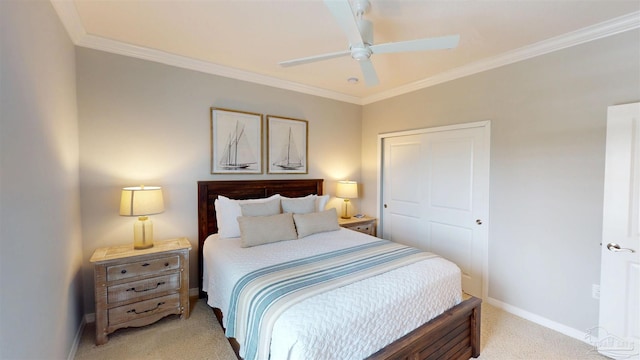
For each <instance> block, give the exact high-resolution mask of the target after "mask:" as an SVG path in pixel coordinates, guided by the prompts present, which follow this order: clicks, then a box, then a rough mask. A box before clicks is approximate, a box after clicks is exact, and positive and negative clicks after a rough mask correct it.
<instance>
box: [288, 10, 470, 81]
mask: <svg viewBox="0 0 640 360" xmlns="http://www.w3.org/2000/svg"><path fill="white" fill-rule="evenodd" d="M324 4H325V5H326V6H327V7H328V8H329V10H330V11H331V13H332V14H333V17H334V18H335V19H336V20H337V21H338V23H339V24H340V26H341V27H342V30H343V31H344V32H345V34H346V35H347V39H348V40H349V49H348V50H344V51H338V52H333V53H328V54H322V55H316V56H309V57H304V58H300V59H294V60H288V61H283V62H280V63H279V64H280V66H283V67H288V66H295V65H302V64H307V63H311V62H315V61H322V60H328V59H333V58H337V57H341V56H346V55H351V57H352V58H353V59H354V60H356V61H358V63H360V69H361V70H362V74H363V75H364V80H365V83H366V84H367V86H375V85H378V83H379V80H378V75H377V74H376V70H375V69H374V67H373V63H372V62H371V55H372V54H385V53H396V52H406V51H424V50H440V49H451V48H455V47H456V46H458V42H459V40H460V36H459V35H449V36H442V37H435V38H426V39H417V40H409V41H400V42H391V43H385V44H376V45H374V44H373V24H372V23H371V21H368V20H365V19H364V18H363V16H364V14H366V13H367V11H369V8H370V6H371V4H370V3H369V1H368V0H355V1H354V9H352V8H351V5H350V4H349V0H324ZM354 13H355V16H354Z"/></svg>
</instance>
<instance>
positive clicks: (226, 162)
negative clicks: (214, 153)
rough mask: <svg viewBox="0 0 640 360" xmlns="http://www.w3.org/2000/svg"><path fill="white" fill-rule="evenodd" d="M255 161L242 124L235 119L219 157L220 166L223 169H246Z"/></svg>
mask: <svg viewBox="0 0 640 360" xmlns="http://www.w3.org/2000/svg"><path fill="white" fill-rule="evenodd" d="M255 163H256V157H255V155H254V154H253V152H252V151H251V147H250V146H249V141H248V140H247V136H246V134H245V131H244V124H241V123H240V122H239V121H236V125H235V128H234V130H233V132H231V133H229V138H228V139H227V143H226V145H225V147H224V151H223V153H222V156H221V157H220V161H219V164H220V167H221V168H222V169H225V170H236V169H246V168H248V167H249V166H251V165H253V164H255Z"/></svg>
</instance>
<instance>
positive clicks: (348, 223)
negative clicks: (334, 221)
mask: <svg viewBox="0 0 640 360" xmlns="http://www.w3.org/2000/svg"><path fill="white" fill-rule="evenodd" d="M338 224H340V226H342V227H343V228H347V229H351V230H355V231H359V232H361V233H365V234H369V235H371V236H376V218H372V217H368V216H365V217H362V218H359V219H358V218H355V217H352V218H350V219H343V218H338Z"/></svg>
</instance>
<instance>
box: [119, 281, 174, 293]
mask: <svg viewBox="0 0 640 360" xmlns="http://www.w3.org/2000/svg"><path fill="white" fill-rule="evenodd" d="M164 284H165V282H164V281H160V282H159V283H157V284H156V286H155V287H152V288H147V289H144V290H136V288H134V287H132V288H129V289H127V291H135V292H145V291H149V290H155V289H157V288H158V286H160V285H164Z"/></svg>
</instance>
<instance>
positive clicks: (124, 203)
mask: <svg viewBox="0 0 640 360" xmlns="http://www.w3.org/2000/svg"><path fill="white" fill-rule="evenodd" d="M163 211H164V201H163V199H162V188H161V187H159V186H135V187H126V188H124V189H122V197H121V199H120V215H122V216H144V215H153V214H159V213H161V212H163Z"/></svg>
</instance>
